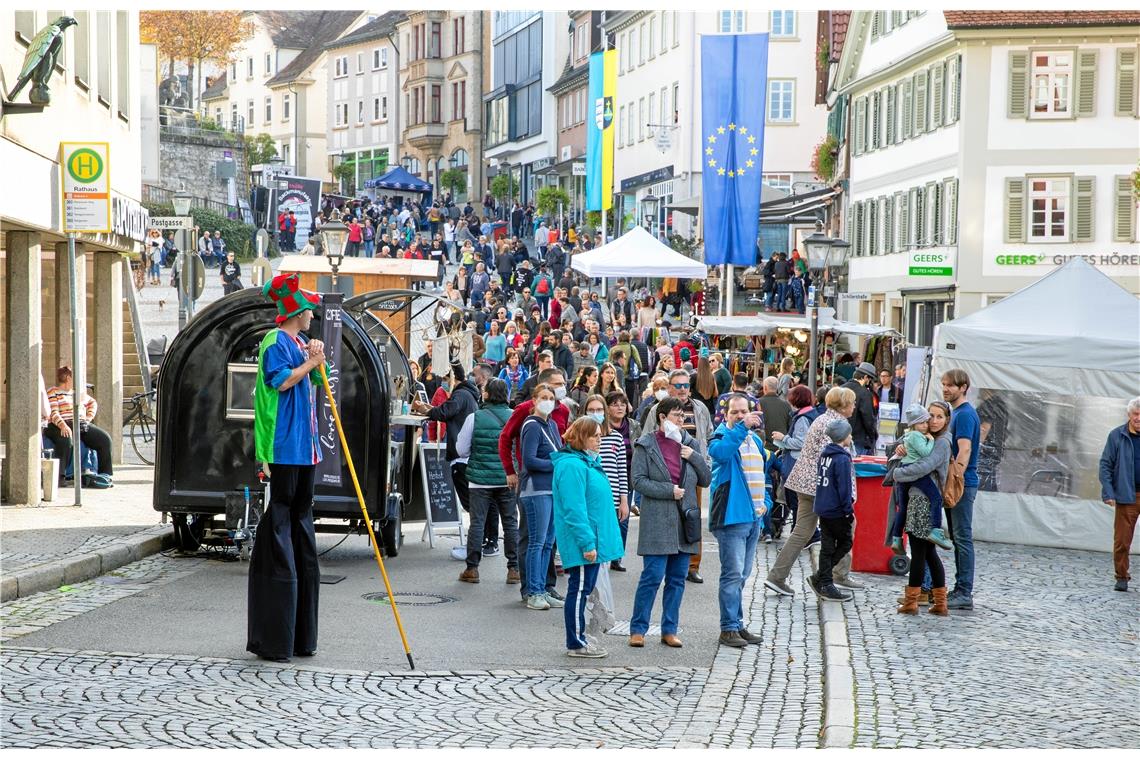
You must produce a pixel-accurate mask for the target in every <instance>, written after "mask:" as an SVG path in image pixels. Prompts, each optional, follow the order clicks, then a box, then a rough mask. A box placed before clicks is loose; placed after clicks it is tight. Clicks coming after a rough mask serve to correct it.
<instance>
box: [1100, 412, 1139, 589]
mask: <svg viewBox="0 0 1140 760" xmlns="http://www.w3.org/2000/svg"><path fill="white" fill-rule="evenodd" d="M1100 498H1101V499H1102V500H1103V501H1104V503H1105V504H1107V505H1108V506H1110V507H1112V508H1113V509H1115V510H1116V519H1115V520H1114V522H1113V525H1112V564H1113V566H1114V569H1115V571H1116V586H1115V588H1116V590H1117V591H1127V590H1128V581H1130V580H1132V576H1130V575H1129V574H1128V551H1129V549H1130V548H1131V546H1132V535H1133V533H1134V532H1135V531H1136V518H1137V516H1140V396H1137V397H1136V398H1134V399H1132V400H1131V401H1129V402H1128V422H1126V423H1125V424H1123V425H1121V426H1120V427H1118V428H1116V429H1114V430H1113V431H1112V432H1111V433H1109V434H1108V440H1107V441H1106V442H1105V444H1104V453H1103V454H1101V455H1100Z"/></svg>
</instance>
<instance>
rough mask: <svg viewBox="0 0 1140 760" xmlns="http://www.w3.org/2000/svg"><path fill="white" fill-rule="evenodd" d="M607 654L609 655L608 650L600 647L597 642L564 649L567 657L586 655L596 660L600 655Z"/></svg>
mask: <svg viewBox="0 0 1140 760" xmlns="http://www.w3.org/2000/svg"><path fill="white" fill-rule="evenodd" d="M607 655H609V652H607V651H606V650H604V649H602V648H601V647H600V646H598V645H597V644H587V645H586V646H584V647H580V648H578V649H567V650H566V656H567V657H588V658H591V659H595V660H596V659H598V658H600V657H606V656H607Z"/></svg>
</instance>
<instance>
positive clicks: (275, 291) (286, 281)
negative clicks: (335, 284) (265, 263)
mask: <svg viewBox="0 0 1140 760" xmlns="http://www.w3.org/2000/svg"><path fill="white" fill-rule="evenodd" d="M261 292H262V293H263V294H265V295H267V296H269V298H270V299H271V300H273V302H274V303H276V304H277V311H278V312H279V313H278V315H277V324H282V323H283V322H284V321H285V320H287V319H289V317H295V316H297V315H298V314H300V313H301V312H302V311H304V310H305V309H314V310H315V309H316V308H317V307H318V306H320V305H321V297H320V296H319V295H317V294H316V293H310V292H309V291H307V290H301V279H300V278H299V277H298V276H297V274H296V272H294V273H293V274H279V275H277V276H276V277H274V278H273V279H272V280H270V281H269V282H267V283H265V287H264V288H262V289H261Z"/></svg>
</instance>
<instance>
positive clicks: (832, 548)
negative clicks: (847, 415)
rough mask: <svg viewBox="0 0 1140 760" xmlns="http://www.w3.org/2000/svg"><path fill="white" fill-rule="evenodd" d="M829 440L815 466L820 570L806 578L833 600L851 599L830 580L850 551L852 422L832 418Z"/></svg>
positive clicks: (853, 486) (852, 481)
mask: <svg viewBox="0 0 1140 760" xmlns="http://www.w3.org/2000/svg"><path fill="white" fill-rule="evenodd" d="M826 432H827V437H828V438H830V439H831V443H829V444H827V446H825V447H824V449H823V451H822V452H821V453H820V455H819V464H818V465H817V470H816V472H817V478H818V485H817V487H816V492H815V504H814V507H813V511H814V512H815V513H816V514H817V515H819V530H820V539H821V540H820V544H819V571H818V572H817V573H816V574H815V575H813V576H811V577H810V578H808V582H809V583H810V584H811V587H812V590H813V591H815V593H816V594H818V595H819V596H820V598H821V599H826V600H830V601H835V602H845V601H847V600H848V599H850V598H851V595H850V594H845V593H843V592H842V591H840V590H839V589H838V588H836V587H835V584H834V583H832V578H831V570H832V568H833V567H834V566H835V562H836V560H838V559H839V558H840V557H842V556H843V555H845V554H847V552H849V551H851V541H852V537H851V528H852V526H853V524H854V521H855V478H854V472H853V465H852V464H851V452H850V451H848V449H847V447H849V446H850V445H851V423H849V422H848V421H847V420H833V421H832V422H831V423H830V424H828V426H827V429H826Z"/></svg>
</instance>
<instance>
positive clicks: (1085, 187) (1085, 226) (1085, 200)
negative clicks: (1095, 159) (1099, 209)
mask: <svg viewBox="0 0 1140 760" xmlns="http://www.w3.org/2000/svg"><path fill="white" fill-rule="evenodd" d="M1073 184H1074V193H1075V195H1076V201H1075V202H1074V203H1073V209H1074V211H1075V213H1074V221H1073V224H1072V226H1071V227H1069V234H1070V235H1071V236H1072V240H1073V242H1074V243H1091V242H1092V241H1093V239H1094V238H1095V237H1096V235H1095V233H1096V229H1095V214H1094V213H1093V212H1094V210H1095V209H1096V198H1095V190H1096V177H1077V178H1076V180H1075V181H1074V183H1073Z"/></svg>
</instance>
